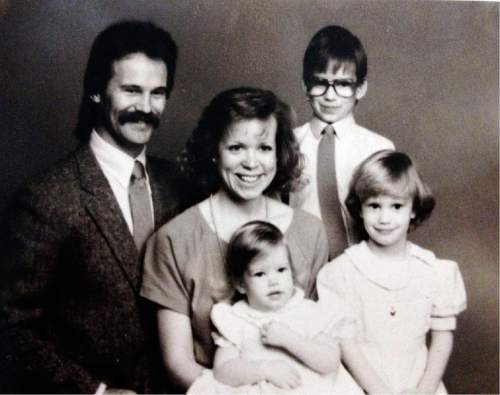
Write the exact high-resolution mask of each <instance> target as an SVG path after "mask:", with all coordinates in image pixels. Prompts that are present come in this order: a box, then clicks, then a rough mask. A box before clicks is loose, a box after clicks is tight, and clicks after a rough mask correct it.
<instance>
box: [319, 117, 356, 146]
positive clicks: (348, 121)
mask: <svg viewBox="0 0 500 395" xmlns="http://www.w3.org/2000/svg"><path fill="white" fill-rule="evenodd" d="M354 124H356V121H355V120H354V115H353V114H349V115H348V116H346V117H345V118H343V119H341V120H340V121H337V122H335V123H333V124H332V126H333V128H334V129H335V134H336V135H337V137H338V138H339V139H342V138H343V137H345V135H346V134H347V133H349V129H350V128H351V126H352V125H354ZM326 125H328V124H327V123H326V122H323V121H322V120H320V119H319V118H316V117H314V118H313V119H312V120H311V121H310V122H309V127H310V128H311V132H312V134H313V135H314V137H316V139H318V140H319V139H320V138H321V132H322V131H323V129H324V128H325V127H326Z"/></svg>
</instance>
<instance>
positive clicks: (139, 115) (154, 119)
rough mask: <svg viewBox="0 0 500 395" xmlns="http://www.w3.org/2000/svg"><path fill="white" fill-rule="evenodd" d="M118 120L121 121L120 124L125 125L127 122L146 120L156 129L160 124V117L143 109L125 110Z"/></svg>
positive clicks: (145, 121)
mask: <svg viewBox="0 0 500 395" xmlns="http://www.w3.org/2000/svg"><path fill="white" fill-rule="evenodd" d="M118 122H119V123H120V125H123V124H125V123H127V122H132V123H137V122H144V123H148V124H150V125H151V126H153V129H156V128H157V127H158V125H159V124H160V118H159V117H158V116H156V115H155V114H153V113H152V112H149V113H146V112H143V111H124V112H122V113H120V114H119V115H118Z"/></svg>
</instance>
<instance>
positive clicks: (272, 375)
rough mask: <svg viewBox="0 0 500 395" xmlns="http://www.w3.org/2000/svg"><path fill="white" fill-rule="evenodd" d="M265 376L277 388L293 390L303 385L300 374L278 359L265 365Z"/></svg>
mask: <svg viewBox="0 0 500 395" xmlns="http://www.w3.org/2000/svg"><path fill="white" fill-rule="evenodd" d="M262 368H263V369H264V372H265V374H264V376H265V379H266V381H269V382H270V383H271V384H274V385H275V386H276V387H279V388H283V389H287V390H291V389H294V388H297V387H298V386H299V385H300V384H301V378H300V374H299V372H297V370H295V369H294V368H293V367H292V366H290V365H289V364H288V363H286V362H285V361H280V360H278V359H276V360H273V361H268V362H265V363H263V366H262Z"/></svg>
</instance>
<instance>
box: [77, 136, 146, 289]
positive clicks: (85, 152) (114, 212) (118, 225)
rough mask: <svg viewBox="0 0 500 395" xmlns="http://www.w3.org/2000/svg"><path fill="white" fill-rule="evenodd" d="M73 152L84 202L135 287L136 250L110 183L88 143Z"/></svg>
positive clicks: (137, 279)
mask: <svg viewBox="0 0 500 395" xmlns="http://www.w3.org/2000/svg"><path fill="white" fill-rule="evenodd" d="M75 156H76V162H77V166H78V171H79V175H80V182H81V187H82V190H83V193H82V196H83V200H84V204H85V205H86V207H87V210H88V212H89V214H90V215H91V216H92V218H93V219H94V221H95V222H96V223H97V225H98V227H99V229H100V231H101V232H102V236H103V237H104V238H105V239H106V240H107V242H108V244H109V246H110V248H111V250H112V252H113V254H114V256H115V257H116V259H117V261H118V263H119V264H120V266H121V267H122V269H123V272H124V274H125V276H126V277H127V279H128V281H129V283H130V285H131V286H132V288H134V289H135V290H138V287H139V284H140V265H139V254H138V252H137V249H136V247H135V244H134V240H133V237H132V235H131V234H130V232H129V229H128V226H127V223H126V221H125V219H124V218H123V214H122V212H121V209H120V206H119V205H118V202H117V201H116V198H115V196H114V194H113V191H112V189H111V186H110V185H109V183H108V180H107V179H106V177H105V176H104V173H103V172H102V170H101V168H100V167H99V164H98V163H97V160H96V159H95V156H94V154H93V153H92V151H91V149H90V147H89V146H88V145H85V146H82V147H81V148H80V149H79V150H77V152H76V154H75Z"/></svg>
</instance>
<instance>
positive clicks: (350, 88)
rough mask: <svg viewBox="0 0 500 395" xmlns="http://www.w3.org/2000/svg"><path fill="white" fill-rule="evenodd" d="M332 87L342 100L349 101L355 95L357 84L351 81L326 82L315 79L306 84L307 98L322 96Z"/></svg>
mask: <svg viewBox="0 0 500 395" xmlns="http://www.w3.org/2000/svg"><path fill="white" fill-rule="evenodd" d="M330 87H332V88H333V90H334V91H335V93H336V94H337V95H338V96H340V97H343V98H346V99H350V98H351V97H353V96H354V95H355V94H356V89H357V87H358V83H357V82H356V81H353V80H333V81H330V80H326V79H322V78H315V79H313V80H311V81H309V83H308V84H307V88H308V94H309V96H314V97H316V96H323V95H324V94H325V93H326V91H327V90H328V88H330Z"/></svg>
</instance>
